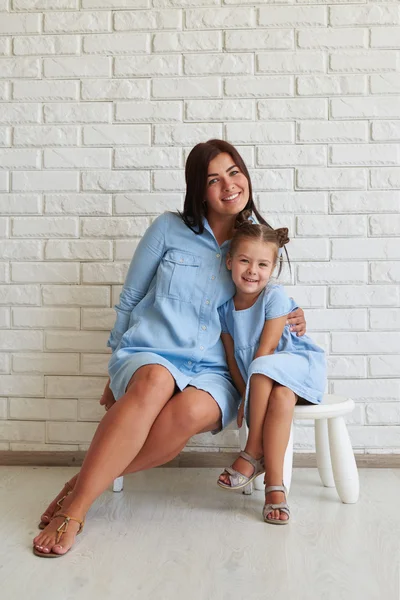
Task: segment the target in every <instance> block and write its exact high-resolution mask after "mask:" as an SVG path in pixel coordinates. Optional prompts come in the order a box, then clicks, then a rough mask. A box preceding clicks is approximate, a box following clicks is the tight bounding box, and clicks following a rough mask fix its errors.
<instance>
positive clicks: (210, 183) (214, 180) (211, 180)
mask: <svg viewBox="0 0 400 600" xmlns="http://www.w3.org/2000/svg"><path fill="white" fill-rule="evenodd" d="M217 181H218V179H210V181H209V182H208V185H212V184H213V183H216V182H217Z"/></svg>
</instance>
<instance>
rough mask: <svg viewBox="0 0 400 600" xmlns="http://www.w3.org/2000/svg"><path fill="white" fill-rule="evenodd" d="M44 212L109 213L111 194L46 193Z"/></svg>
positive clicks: (60, 213)
mask: <svg viewBox="0 0 400 600" xmlns="http://www.w3.org/2000/svg"><path fill="white" fill-rule="evenodd" d="M44 212H45V213H46V214H54V215H57V214H59V215H65V214H73V215H111V214H112V207H111V196H109V195H102V194H54V195H52V194H48V195H46V196H45V208H44Z"/></svg>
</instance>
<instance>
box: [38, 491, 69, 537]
mask: <svg viewBox="0 0 400 600" xmlns="http://www.w3.org/2000/svg"><path fill="white" fill-rule="evenodd" d="M65 487H66V488H67V493H66V494H65V495H64V496H63V497H62V498H60V499H59V500H57V502H56V505H57V508H56V511H57V510H61V508H62V503H63V502H64V500H65V498H66V497H67V496H69V495H70V493H71V492H72V490H73V489H74V488H73V487H72V486H71V484H70V483H69V481H67V482H66V483H65V485H64V488H65ZM64 488H63V489H64ZM68 488H69V489H68ZM51 519H52V517H51V518H50V521H51ZM50 521H49V523H50ZM49 523H46V522H45V521H40V523H39V525H38V527H39V529H44V528H45V527H47V525H48V524H49Z"/></svg>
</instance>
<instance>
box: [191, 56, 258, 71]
mask: <svg viewBox="0 0 400 600" xmlns="http://www.w3.org/2000/svg"><path fill="white" fill-rule="evenodd" d="M183 71H184V73H185V74H186V75H251V74H252V73H253V57H252V56H251V55H250V54H249V53H242V54H231V53H229V54H224V53H219V54H199V53H196V54H187V55H186V56H184V57H183Z"/></svg>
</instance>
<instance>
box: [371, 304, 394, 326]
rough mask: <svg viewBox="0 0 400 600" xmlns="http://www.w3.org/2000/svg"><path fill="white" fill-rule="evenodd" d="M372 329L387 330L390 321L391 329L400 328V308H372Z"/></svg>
mask: <svg viewBox="0 0 400 600" xmlns="http://www.w3.org/2000/svg"><path fill="white" fill-rule="evenodd" d="M369 317H370V326H371V329H383V330H387V328H388V323H389V324H390V329H392V330H393V329H400V308H392V309H386V310H382V309H377V308H372V309H371V310H370V311H369Z"/></svg>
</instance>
